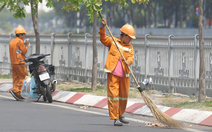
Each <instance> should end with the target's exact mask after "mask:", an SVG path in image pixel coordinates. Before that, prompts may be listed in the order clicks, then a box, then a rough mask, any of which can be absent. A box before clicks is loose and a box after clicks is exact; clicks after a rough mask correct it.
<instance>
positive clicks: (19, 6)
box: [1, 0, 53, 19]
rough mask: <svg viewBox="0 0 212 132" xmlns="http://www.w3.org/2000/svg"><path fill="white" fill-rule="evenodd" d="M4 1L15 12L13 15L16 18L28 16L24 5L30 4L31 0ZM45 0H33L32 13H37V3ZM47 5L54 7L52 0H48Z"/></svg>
mask: <svg viewBox="0 0 212 132" xmlns="http://www.w3.org/2000/svg"><path fill="white" fill-rule="evenodd" d="M1 1H2V3H6V7H7V8H8V9H9V11H10V12H14V14H13V17H14V18H20V19H22V18H25V17H26V14H25V13H26V10H25V8H24V6H25V5H26V6H29V5H30V2H31V0H16V2H14V0H1ZM42 2H43V0H33V3H34V5H33V6H32V7H33V8H32V14H33V15H35V13H36V10H35V5H36V4H38V3H42ZM46 6H47V7H49V8H51V7H53V4H52V0H47V4H46Z"/></svg>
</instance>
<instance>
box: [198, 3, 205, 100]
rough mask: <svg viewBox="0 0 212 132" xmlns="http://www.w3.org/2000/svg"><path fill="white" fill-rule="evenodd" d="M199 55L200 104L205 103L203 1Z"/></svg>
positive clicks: (200, 9)
mask: <svg viewBox="0 0 212 132" xmlns="http://www.w3.org/2000/svg"><path fill="white" fill-rule="evenodd" d="M198 24H199V25H198V26H199V53H200V68H199V98H198V101H199V102H205V99H206V92H205V91H206V90H205V54H204V38H203V0H199V21H198Z"/></svg>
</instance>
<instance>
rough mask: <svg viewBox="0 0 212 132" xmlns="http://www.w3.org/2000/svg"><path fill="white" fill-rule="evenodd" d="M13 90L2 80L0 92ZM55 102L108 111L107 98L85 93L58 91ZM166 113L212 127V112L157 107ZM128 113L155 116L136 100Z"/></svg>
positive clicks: (179, 119)
mask: <svg viewBox="0 0 212 132" xmlns="http://www.w3.org/2000/svg"><path fill="white" fill-rule="evenodd" d="M11 88H12V79H0V91H1V92H8V91H9V90H10V89H11ZM52 96H53V100H54V101H59V102H63V103H70V104H75V105H86V106H91V107H96V108H101V109H108V105H107V97H106V96H96V95H89V94H85V93H77V92H70V91H61V90H56V91H55V92H54V93H53V94H52ZM157 107H158V108H159V109H161V110H162V111H163V112H164V113H166V114H167V115H169V116H171V117H172V118H173V119H175V120H178V121H183V122H187V123H193V124H198V125H206V126H212V112H210V111H200V110H194V109H181V108H171V107H166V106H162V105H157ZM126 112H127V113H131V114H137V115H144V116H151V117H152V116H153V115H152V113H151V111H150V109H149V108H148V106H147V105H146V104H145V103H141V101H140V102H137V101H136V100H131V99H129V100H128V103H127V108H126Z"/></svg>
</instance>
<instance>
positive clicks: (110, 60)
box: [99, 27, 134, 77]
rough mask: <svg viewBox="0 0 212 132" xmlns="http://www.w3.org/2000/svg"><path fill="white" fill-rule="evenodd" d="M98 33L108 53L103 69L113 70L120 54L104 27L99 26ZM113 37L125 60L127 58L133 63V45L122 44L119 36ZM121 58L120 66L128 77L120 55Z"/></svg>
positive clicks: (127, 71) (106, 70)
mask: <svg viewBox="0 0 212 132" xmlns="http://www.w3.org/2000/svg"><path fill="white" fill-rule="evenodd" d="M99 34H100V41H101V42H102V44H104V45H105V46H107V47H108V48H109V53H108V57H107V60H106V63H105V69H104V71H105V72H110V73H111V72H112V71H113V70H114V68H115V67H116V65H117V62H118V60H119V58H120V56H121V54H120V53H119V51H118V49H117V47H116V45H115V43H114V42H113V39H112V38H111V37H108V36H107V35H106V32H105V29H102V27H101V28H100V32H99ZM114 39H115V41H116V44H117V45H118V47H119V49H120V50H121V52H122V54H123V55H124V58H125V59H126V60H128V61H129V62H130V65H131V64H132V63H133V59H134V49H133V46H132V45H131V44H126V45H123V44H122V43H121V40H120V39H119V38H114ZM121 60H122V66H123V70H124V73H125V75H126V77H129V69H128V67H127V65H126V64H125V63H124V59H123V58H122V57H121Z"/></svg>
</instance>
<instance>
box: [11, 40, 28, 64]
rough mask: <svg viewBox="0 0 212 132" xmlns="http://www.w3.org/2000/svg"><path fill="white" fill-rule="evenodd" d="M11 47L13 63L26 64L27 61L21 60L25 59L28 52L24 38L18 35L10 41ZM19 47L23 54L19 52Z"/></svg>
mask: <svg viewBox="0 0 212 132" xmlns="http://www.w3.org/2000/svg"><path fill="white" fill-rule="evenodd" d="M9 47H10V61H11V64H25V61H22V62H19V61H20V60H24V59H25V54H26V53H27V48H26V47H25V45H24V42H23V40H22V39H20V38H19V37H16V38H15V39H13V40H12V41H11V42H10V44H9ZM17 49H19V50H21V52H22V54H17V53H16V50H17Z"/></svg>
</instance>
